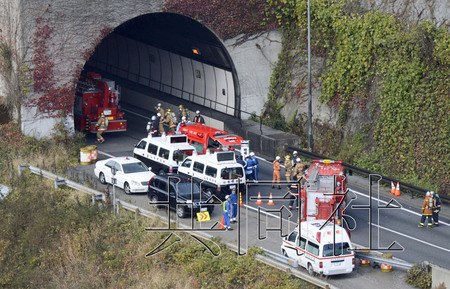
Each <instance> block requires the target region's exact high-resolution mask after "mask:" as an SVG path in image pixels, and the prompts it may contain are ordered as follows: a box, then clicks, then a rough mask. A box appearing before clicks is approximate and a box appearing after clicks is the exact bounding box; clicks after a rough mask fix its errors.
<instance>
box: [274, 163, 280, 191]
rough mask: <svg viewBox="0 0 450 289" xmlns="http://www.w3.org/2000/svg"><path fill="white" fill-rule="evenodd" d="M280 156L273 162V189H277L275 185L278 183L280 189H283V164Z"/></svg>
mask: <svg viewBox="0 0 450 289" xmlns="http://www.w3.org/2000/svg"><path fill="white" fill-rule="evenodd" d="M280 159H281V158H280V156H277V157H276V158H275V160H274V161H273V177H272V189H273V188H275V183H278V189H281V186H280V178H281V176H280V171H281V164H280Z"/></svg>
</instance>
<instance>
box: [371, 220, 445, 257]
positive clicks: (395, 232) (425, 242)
mask: <svg viewBox="0 0 450 289" xmlns="http://www.w3.org/2000/svg"><path fill="white" fill-rule="evenodd" d="M372 226H375V227H378V228H380V229H383V230H386V231H389V232H391V233H394V234H397V235H400V236H403V237H405V238H409V239H411V240H414V241H417V242H420V243H423V244H426V245H429V246H432V247H435V248H437V249H440V250H442V251H446V252H450V249H447V248H443V247H440V246H438V245H435V244H432V243H430V242H427V241H423V240H420V239H417V238H414V237H411V236H408V235H406V234H403V233H400V232H397V231H395V230H391V229H388V228H386V227H382V226H380V225H377V224H374V223H372Z"/></svg>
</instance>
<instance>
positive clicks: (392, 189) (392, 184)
mask: <svg viewBox="0 0 450 289" xmlns="http://www.w3.org/2000/svg"><path fill="white" fill-rule="evenodd" d="M391 194H393V195H395V185H394V182H393V181H391Z"/></svg>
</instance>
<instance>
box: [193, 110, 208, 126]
mask: <svg viewBox="0 0 450 289" xmlns="http://www.w3.org/2000/svg"><path fill="white" fill-rule="evenodd" d="M194 122H197V123H202V124H205V119H204V118H203V116H201V115H200V111H199V110H197V111H196V112H195V116H194Z"/></svg>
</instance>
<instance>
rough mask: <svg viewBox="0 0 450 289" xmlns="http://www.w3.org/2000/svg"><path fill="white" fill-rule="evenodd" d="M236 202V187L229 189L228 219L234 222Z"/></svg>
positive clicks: (236, 208)
mask: <svg viewBox="0 0 450 289" xmlns="http://www.w3.org/2000/svg"><path fill="white" fill-rule="evenodd" d="M237 202H238V197H237V194H236V189H235V188H233V189H232V190H231V195H230V203H231V219H230V221H231V222H232V223H236V216H237V210H238V207H237Z"/></svg>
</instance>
